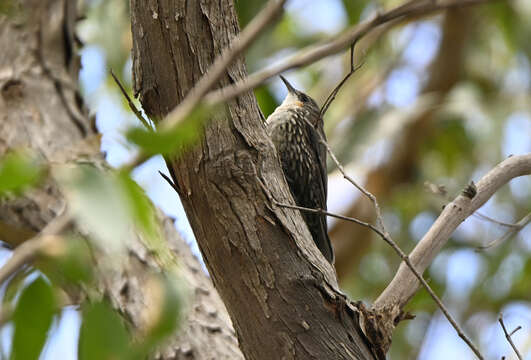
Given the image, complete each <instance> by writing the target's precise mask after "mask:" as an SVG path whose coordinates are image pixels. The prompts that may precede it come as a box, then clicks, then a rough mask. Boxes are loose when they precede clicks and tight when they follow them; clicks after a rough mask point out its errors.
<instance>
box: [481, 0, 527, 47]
mask: <svg viewBox="0 0 531 360" xmlns="http://www.w3.org/2000/svg"><path fill="white" fill-rule="evenodd" d="M488 8H489V9H490V12H491V14H492V16H493V18H494V19H495V20H496V22H497V23H498V26H499V28H500V30H501V32H502V34H503V36H504V38H505V41H506V43H507V45H508V47H509V48H510V49H511V50H513V51H514V50H515V49H516V48H517V45H516V42H517V38H518V35H519V34H518V32H519V28H521V27H522V26H521V24H520V21H519V20H520V17H519V16H518V14H517V12H516V11H515V9H514V8H513V5H512V4H511V3H510V2H505V1H495V2H492V3H490V4H489V5H488Z"/></svg>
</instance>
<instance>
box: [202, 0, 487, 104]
mask: <svg viewBox="0 0 531 360" xmlns="http://www.w3.org/2000/svg"><path fill="white" fill-rule="evenodd" d="M487 1H490V0H453V1H436V0H435V1H434V0H420V1H419V0H411V1H408V2H406V3H405V4H403V5H400V6H398V7H396V8H394V9H391V10H389V11H387V12H384V13H380V14H377V15H376V16H375V17H374V18H372V19H370V20H367V21H365V22H362V23H360V24H357V25H354V26H352V27H350V28H349V29H348V30H346V31H345V32H344V33H343V34H341V35H339V36H337V37H331V38H329V39H328V40H327V41H324V42H323V43H321V44H317V45H310V46H308V47H306V48H304V49H302V50H300V51H298V52H297V53H295V54H293V55H291V56H290V57H288V58H287V59H285V60H283V61H280V62H278V63H276V64H273V65H271V66H269V67H267V68H265V69H263V70H260V71H257V72H255V73H253V74H251V75H249V76H248V77H247V78H246V79H245V80H242V81H240V82H237V83H235V84H234V85H231V86H229V87H226V88H223V89H219V90H216V91H213V92H211V93H209V94H208V95H207V96H206V99H205V100H206V103H207V104H218V103H222V102H225V101H228V100H230V99H233V98H235V97H236V96H238V95H240V94H242V93H244V92H247V91H249V90H252V89H254V88H256V87H258V86H260V85H261V84H263V83H264V82H265V81H266V80H268V79H270V78H272V77H273V76H276V75H278V74H280V73H282V72H284V71H286V70H289V69H293V68H298V67H302V66H305V65H308V64H312V63H314V62H316V61H318V60H321V59H323V58H325V57H327V56H330V55H334V54H337V53H338V52H340V51H342V50H343V49H345V48H346V47H348V46H350V45H351V44H353V43H356V42H357V41H358V40H359V39H361V38H362V37H364V36H365V35H367V34H368V33H369V32H371V31H373V30H374V29H376V28H377V27H379V26H380V25H383V24H385V23H389V22H392V21H400V20H405V19H410V18H413V17H419V16H422V15H427V14H432V13H434V12H436V11H441V10H447V9H450V8H454V7H465V6H471V5H476V4H481V3H485V2H487Z"/></svg>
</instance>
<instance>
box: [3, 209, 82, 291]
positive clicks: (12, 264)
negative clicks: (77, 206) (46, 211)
mask: <svg viewBox="0 0 531 360" xmlns="http://www.w3.org/2000/svg"><path fill="white" fill-rule="evenodd" d="M71 221H72V218H71V216H70V215H69V213H63V214H62V215H59V216H58V217H56V218H55V219H54V220H52V221H51V222H50V223H49V224H48V225H46V227H45V228H44V229H43V230H42V231H41V232H40V233H39V234H38V235H37V236H35V237H34V238H32V239H30V240H28V241H25V242H24V243H23V244H21V245H20V246H18V247H17V248H16V249H15V251H14V252H13V255H12V256H11V257H10V258H9V260H7V262H6V263H5V264H4V266H2V267H1V268H0V284H3V283H4V281H6V280H7V279H8V278H9V277H10V276H11V275H13V274H14V273H15V272H16V271H17V270H18V269H20V268H21V267H22V266H24V265H26V264H28V263H30V262H32V261H33V260H34V259H35V258H36V257H37V256H38V254H39V253H40V252H41V251H42V250H44V249H45V248H46V247H47V246H48V245H49V244H50V242H51V241H55V240H56V239H57V238H58V237H59V234H60V233H61V232H62V231H63V230H64V229H65V228H66V227H67V226H68V225H69V224H70V223H71Z"/></svg>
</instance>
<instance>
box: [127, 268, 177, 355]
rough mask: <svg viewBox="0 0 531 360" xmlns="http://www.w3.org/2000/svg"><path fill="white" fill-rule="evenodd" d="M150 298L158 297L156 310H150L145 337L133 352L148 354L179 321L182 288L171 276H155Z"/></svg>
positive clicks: (174, 328) (171, 331) (171, 332)
mask: <svg viewBox="0 0 531 360" xmlns="http://www.w3.org/2000/svg"><path fill="white" fill-rule="evenodd" d="M151 290H152V291H151V292H150V293H151V295H152V298H154V299H158V300H159V304H156V309H157V310H158V311H156V312H152V314H153V317H154V318H153V319H151V321H150V323H151V324H150V326H149V328H148V331H147V334H146V337H145V338H144V339H143V341H141V342H140V343H139V344H138V345H137V346H136V349H134V351H133V352H134V353H135V354H142V355H143V356H144V357H145V356H147V355H149V354H150V353H151V352H152V351H153V350H154V349H156V348H157V346H158V345H159V344H160V343H161V342H162V341H163V340H165V339H166V338H167V337H168V336H169V335H171V334H173V333H174V332H175V330H177V328H178V326H179V324H180V322H181V315H182V314H181V308H182V295H181V293H182V291H183V290H182V289H180V288H179V284H178V283H177V282H176V281H175V278H172V277H171V276H164V275H161V276H157V278H156V279H153V282H152V286H151Z"/></svg>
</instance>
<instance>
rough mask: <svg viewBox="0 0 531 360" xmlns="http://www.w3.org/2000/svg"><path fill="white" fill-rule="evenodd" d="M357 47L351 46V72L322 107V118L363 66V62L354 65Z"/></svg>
mask: <svg viewBox="0 0 531 360" xmlns="http://www.w3.org/2000/svg"><path fill="white" fill-rule="evenodd" d="M355 46H356V43H353V44H352V45H351V46H350V71H349V72H348V74H347V75H345V77H344V78H343V80H341V81H340V82H339V84H337V86H336V87H335V88H334V90H332V92H331V93H330V95H328V97H327V98H326V100H325V102H324V104H323V106H322V107H321V117H323V116H324V115H325V114H326V112H327V110H328V108H329V107H330V105H332V102H333V101H334V100H335V99H336V96H337V94H338V93H339V90H341V88H342V87H343V85H345V83H346V82H347V80H348V79H349V78H350V77H351V76H352V75H353V74H354V73H355V72H356V71H357V70H358V69H359V68H360V67H361V66H362V65H363V62H361V63H360V64H359V65H358V66H355V65H354V47H355Z"/></svg>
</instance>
